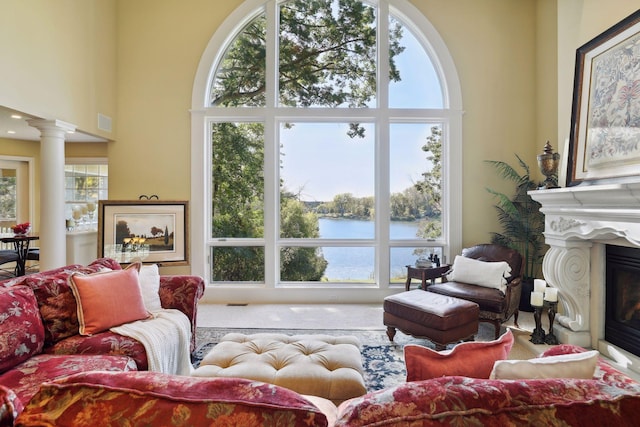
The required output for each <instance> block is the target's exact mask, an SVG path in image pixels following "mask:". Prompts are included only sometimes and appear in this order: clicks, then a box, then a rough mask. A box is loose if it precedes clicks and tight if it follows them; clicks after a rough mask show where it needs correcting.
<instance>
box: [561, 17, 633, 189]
mask: <svg viewBox="0 0 640 427" xmlns="http://www.w3.org/2000/svg"><path fill="white" fill-rule="evenodd" d="M634 54H635V59H634ZM637 58H640V10H638V11H636V12H634V13H633V14H631V15H629V16H628V17H626V18H625V19H623V20H622V21H620V22H618V23H617V24H615V25H614V26H612V27H611V28H609V29H607V30H606V31H604V32H603V33H602V34H600V35H598V36H596V37H595V38H594V39H592V40H591V41H589V42H587V43H586V44H584V45H583V46H581V47H579V48H578V49H577V50H576V63H575V74H574V86H573V104H572V111H571V130H570V137H569V158H568V162H567V182H566V184H567V186H576V185H581V184H584V185H592V184H610V183H621V182H637V181H640V175H639V174H638V170H640V169H639V168H640V125H637V124H636V125H635V126H634V123H635V121H636V120H637V121H640V108H638V107H636V106H635V105H633V103H632V102H630V100H631V99H632V98H636V97H638V98H639V99H637V100H636V102H635V104H639V102H638V101H640V84H639V83H638V82H640V71H638V70H639V67H636V68H635V69H634V68H633V67H624V66H622V65H623V64H624V63H625V61H628V60H629V59H632V60H634V61H635V62H636V63H638V62H640V61H639V60H638V59H637ZM612 70H615V71H616V72H615V73H612V72H611V71H612ZM634 82H635V83H634ZM623 101H624V102H623Z"/></svg>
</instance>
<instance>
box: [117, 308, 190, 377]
mask: <svg viewBox="0 0 640 427" xmlns="http://www.w3.org/2000/svg"><path fill="white" fill-rule="evenodd" d="M110 331H111V332H115V333H116V334H120V335H124V336H127V337H131V338H134V339H136V340H138V341H140V342H141V343H142V344H143V345H144V348H145V350H146V351H147V360H148V363H149V370H150V371H154V372H162V373H165V374H177V375H191V372H192V371H193V365H191V354H190V351H189V350H190V346H191V322H190V321H189V318H188V317H187V316H186V315H185V314H184V313H183V312H181V311H180V310H174V309H163V310H160V311H156V312H154V313H153V317H151V318H149V319H145V320H138V321H135V322H131V323H125V324H124V325H120V326H116V327H114V328H111V329H110Z"/></svg>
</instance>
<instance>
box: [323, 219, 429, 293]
mask: <svg viewBox="0 0 640 427" xmlns="http://www.w3.org/2000/svg"><path fill="white" fill-rule="evenodd" d="M374 225H375V223H374V222H373V221H363V220H354V219H334V218H320V219H319V227H320V237H322V238H325V239H332V238H343V239H345V238H346V239H372V238H373V237H374V231H375V230H374ZM417 230H418V224H417V223H415V222H402V221H397V222H395V221H394V222H391V230H390V233H391V237H392V238H393V239H413V238H415V237H416V231H417ZM322 250H323V254H324V257H325V259H326V260H327V261H328V262H329V265H328V266H327V270H326V271H325V277H327V278H329V280H330V281H332V282H334V281H341V280H361V281H362V280H372V279H373V270H374V262H375V259H374V256H375V255H374V248H372V247H326V246H325V247H323V248H322ZM416 258H417V257H416V255H414V254H413V248H392V250H391V277H406V271H407V269H406V265H407V264H413V263H414V262H415V260H416ZM383 280H385V279H383Z"/></svg>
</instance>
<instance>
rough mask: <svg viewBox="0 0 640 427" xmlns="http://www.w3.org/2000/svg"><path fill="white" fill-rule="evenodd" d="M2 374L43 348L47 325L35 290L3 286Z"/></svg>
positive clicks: (0, 314) (0, 311)
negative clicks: (41, 315) (41, 313)
mask: <svg viewBox="0 0 640 427" xmlns="http://www.w3.org/2000/svg"><path fill="white" fill-rule="evenodd" d="M0 319H1V320H2V321H1V322H0V337H2V341H1V342H0V373H2V372H4V371H6V370H7V369H10V368H12V367H13V366H15V365H17V364H19V363H21V362H23V361H25V360H27V359H29V358H30V357H31V356H33V355H35V354H38V353H40V352H41V351H42V347H43V345H44V326H43V325H42V320H40V311H39V310H38V303H37V302H36V297H35V296H34V295H33V291H32V290H31V289H30V288H28V287H26V286H12V287H10V288H0Z"/></svg>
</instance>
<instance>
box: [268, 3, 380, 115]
mask: <svg viewBox="0 0 640 427" xmlns="http://www.w3.org/2000/svg"><path fill="white" fill-rule="evenodd" d="M279 24H280V39H279V40H280V45H279V50H280V51H279V60H280V63H279V70H278V72H279V73H278V76H279V85H280V104H281V105H282V106H289V107H294V106H295V107H351V108H362V107H372V106H375V101H376V99H375V94H376V87H377V85H376V70H377V65H376V56H377V54H376V45H377V41H376V10H375V8H374V7H371V6H370V5H367V4H365V3H363V2H358V1H337V0H316V1H308V0H293V1H287V2H284V3H282V5H281V6H280V23H279Z"/></svg>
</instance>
